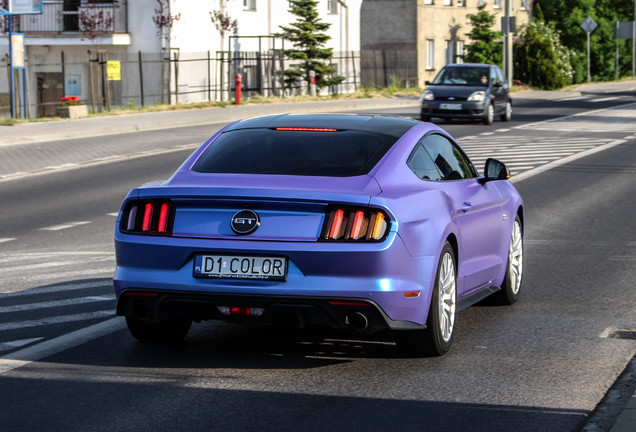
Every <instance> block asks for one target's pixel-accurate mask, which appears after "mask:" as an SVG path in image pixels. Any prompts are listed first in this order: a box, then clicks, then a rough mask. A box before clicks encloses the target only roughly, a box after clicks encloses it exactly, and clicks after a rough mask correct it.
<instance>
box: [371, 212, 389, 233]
mask: <svg viewBox="0 0 636 432" xmlns="http://www.w3.org/2000/svg"><path fill="white" fill-rule="evenodd" d="M385 229H386V221H385V220H384V214H382V213H377V214H376V215H375V223H374V224H373V232H372V233H371V238H372V239H374V240H378V239H380V238H382V236H383V235H384V230H385Z"/></svg>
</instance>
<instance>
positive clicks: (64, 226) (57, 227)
mask: <svg viewBox="0 0 636 432" xmlns="http://www.w3.org/2000/svg"><path fill="white" fill-rule="evenodd" d="M89 223H91V221H77V222H68V223H65V224H61V225H53V226H49V227H44V228H39V230H40V231H60V230H63V229H68V228H74V227H76V226H80V225H86V224H89Z"/></svg>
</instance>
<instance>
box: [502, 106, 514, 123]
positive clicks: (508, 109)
mask: <svg viewBox="0 0 636 432" xmlns="http://www.w3.org/2000/svg"><path fill="white" fill-rule="evenodd" d="M511 118H512V104H511V103H510V101H508V102H506V109H505V111H504V113H503V114H502V115H501V121H505V122H509V121H510V119H511Z"/></svg>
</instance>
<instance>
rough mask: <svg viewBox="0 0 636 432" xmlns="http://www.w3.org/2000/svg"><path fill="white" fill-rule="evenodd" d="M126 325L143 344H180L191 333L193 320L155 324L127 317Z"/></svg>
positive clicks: (174, 320) (172, 320)
mask: <svg viewBox="0 0 636 432" xmlns="http://www.w3.org/2000/svg"><path fill="white" fill-rule="evenodd" d="M126 324H127V325H128V330H129V331H130V334H131V335H133V337H134V338H135V339H137V340H139V341H141V342H179V341H180V340H182V339H183V338H184V337H185V336H186V335H187V334H188V331H190V327H191V326H192V320H190V319H187V318H174V319H171V320H167V321H159V322H154V321H145V320H141V319H139V318H135V317H131V316H127V317H126Z"/></svg>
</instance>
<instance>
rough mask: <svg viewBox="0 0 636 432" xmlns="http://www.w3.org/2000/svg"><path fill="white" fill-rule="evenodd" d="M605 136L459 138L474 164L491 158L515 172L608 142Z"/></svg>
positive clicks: (476, 164)
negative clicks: (557, 138)
mask: <svg viewBox="0 0 636 432" xmlns="http://www.w3.org/2000/svg"><path fill="white" fill-rule="evenodd" d="M611 141H612V140H611V139H606V138H602V137H591V138H590V137H582V138H568V139H561V138H559V140H558V142H555V139H554V138H553V137H532V138H529V137H526V136H518V135H506V134H502V135H496V136H470V137H464V138H462V139H460V140H459V143H460V145H461V146H462V148H463V149H464V151H466V153H467V154H468V156H469V157H470V158H471V159H472V161H473V163H474V164H475V166H477V167H478V168H481V167H483V164H484V162H485V161H486V159H487V158H489V157H496V158H497V159H500V160H501V161H502V162H504V163H505V164H506V165H507V166H508V168H509V169H510V171H511V173H512V174H513V175H517V174H519V173H520V172H523V171H527V170H530V169H533V168H536V167H539V166H545V165H547V164H550V163H553V162H558V161H559V160H562V159H564V158H568V157H571V156H572V155H576V154H579V153H584V152H586V151H589V150H591V149H594V148H597V147H600V146H603V145H606V144H607V143H609V142H611Z"/></svg>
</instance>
